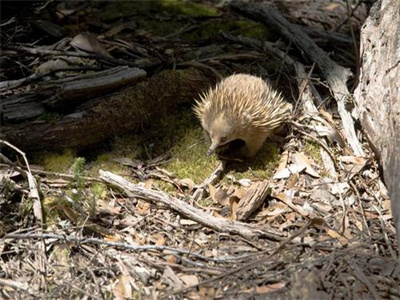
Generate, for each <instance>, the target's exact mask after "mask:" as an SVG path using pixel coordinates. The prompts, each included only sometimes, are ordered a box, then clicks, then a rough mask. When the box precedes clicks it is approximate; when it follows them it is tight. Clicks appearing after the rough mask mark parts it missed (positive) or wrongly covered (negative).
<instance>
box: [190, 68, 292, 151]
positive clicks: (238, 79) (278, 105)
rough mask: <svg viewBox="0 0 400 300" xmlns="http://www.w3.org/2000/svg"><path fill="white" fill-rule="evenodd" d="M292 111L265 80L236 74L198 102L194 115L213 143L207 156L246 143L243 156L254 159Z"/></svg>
mask: <svg viewBox="0 0 400 300" xmlns="http://www.w3.org/2000/svg"><path fill="white" fill-rule="evenodd" d="M290 108H291V105H290V104H289V103H287V102H285V101H284V100H283V97H282V96H281V94H280V93H278V92H277V91H275V90H274V89H273V88H272V87H271V86H270V85H269V84H268V83H267V82H265V81H264V80H263V79H261V78H259V77H256V76H252V75H247V74H235V75H231V76H229V77H227V78H225V79H223V80H222V81H221V82H220V83H219V84H217V85H216V87H215V88H211V89H210V90H208V91H207V92H205V93H204V94H203V95H202V96H201V99H200V100H199V101H196V105H195V107H194V112H195V114H196V115H197V117H198V118H199V119H200V121H201V125H202V126H203V129H204V130H205V132H206V133H207V134H208V136H209V137H210V140H211V146H210V148H209V149H208V151H207V155H211V154H212V153H213V152H214V151H215V150H216V149H217V148H218V147H220V146H222V145H225V144H227V143H229V142H231V141H234V140H237V139H239V140H242V141H244V142H245V145H244V146H243V148H241V150H240V151H241V153H242V154H243V155H245V156H253V155H254V154H256V152H257V151H258V150H259V149H260V148H261V146H262V145H263V143H264V141H265V139H266V138H267V137H268V135H269V134H271V133H272V132H273V131H274V129H276V128H278V127H279V126H280V125H281V124H282V123H283V122H284V121H286V120H287V119H288V117H289V115H290Z"/></svg>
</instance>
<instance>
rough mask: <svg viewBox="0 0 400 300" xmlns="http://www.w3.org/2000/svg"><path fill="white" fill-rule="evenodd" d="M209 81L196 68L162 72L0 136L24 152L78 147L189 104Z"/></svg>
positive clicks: (6, 128) (6, 130)
mask: <svg viewBox="0 0 400 300" xmlns="http://www.w3.org/2000/svg"><path fill="white" fill-rule="evenodd" d="M213 81H214V80H213V77H212V76H210V74H205V73H203V72H200V71H198V70H196V69H187V70H175V71H173V70H170V71H164V72H161V73H159V74H157V75H155V76H152V77H151V78H148V79H146V80H144V81H143V82H140V83H139V84H136V85H134V86H130V87H127V88H125V89H123V90H121V91H120V92H118V93H114V94H112V95H108V96H105V97H101V98H96V99H93V100H91V101H89V102H87V103H85V105H84V106H82V107H81V109H82V110H81V111H76V112H75V113H73V114H70V115H67V116H65V117H63V118H62V119H61V120H53V121H50V122H44V121H41V122H30V123H29V124H16V125H14V126H2V131H1V133H0V138H2V139H4V140H8V141H9V142H11V143H13V144H14V145H16V146H18V147H20V148H21V149H23V150H24V151H27V150H28V149H29V150H43V149H46V150H57V149H63V148H68V147H70V148H75V149H82V148H84V147H87V146H90V145H93V144H95V143H97V142H100V141H103V140H105V139H107V138H109V137H111V136H115V135H118V134H123V133H126V132H128V131H130V130H135V129H138V128H139V127H140V126H141V124H143V123H145V122H148V121H149V120H150V119H151V118H154V117H156V116H161V115H163V114H165V113H166V112H168V111H170V110H171V109H172V108H173V107H175V106H177V105H178V104H181V103H184V102H189V101H191V100H193V99H194V98H195V97H196V96H197V95H198V93H199V92H201V91H202V90H203V89H206V88H207V87H208V86H209V85H210V84H212V83H213ZM83 109H84V110H83Z"/></svg>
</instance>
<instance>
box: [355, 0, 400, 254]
mask: <svg viewBox="0 0 400 300" xmlns="http://www.w3.org/2000/svg"><path fill="white" fill-rule="evenodd" d="M399 12H400V1H399V0H395V1H389V0H381V1H378V2H376V3H375V4H374V6H373V7H372V8H371V11H370V16H369V17H368V19H367V20H366V22H365V24H364V26H363V27H362V30H361V51H360V54H361V55H360V56H361V58H362V62H361V73H360V79H359V84H358V86H357V88H356V90H355V92H354V97H355V102H356V104H358V113H359V118H360V122H361V124H362V126H363V129H364V132H365V133H366V135H367V137H368V139H369V140H370V142H371V144H372V147H373V149H375V151H376V154H377V156H378V157H379V158H380V162H381V165H382V167H383V171H384V172H383V175H384V179H385V182H386V184H387V187H388V190H389V195H390V199H391V203H392V213H393V216H394V220H395V225H396V229H397V243H398V247H399V249H400V184H399V180H400V156H399V153H400V122H399V118H400V66H399V64H400V51H399V49H400V34H399V32H400V13H399Z"/></svg>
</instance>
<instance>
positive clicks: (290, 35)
mask: <svg viewBox="0 0 400 300" xmlns="http://www.w3.org/2000/svg"><path fill="white" fill-rule="evenodd" d="M230 7H232V8H233V9H234V10H236V11H238V12H239V13H241V14H243V15H245V16H247V17H249V18H251V19H254V20H257V21H259V22H262V23H264V24H266V25H268V26H271V27H274V28H276V29H277V30H278V31H279V32H280V33H281V34H282V35H283V36H284V37H285V38H286V39H288V40H289V41H291V42H293V43H294V44H295V45H296V46H297V47H298V48H299V49H300V50H301V51H303V52H304V53H305V54H306V55H307V56H308V57H309V58H310V59H311V60H312V61H315V62H316V64H317V65H318V67H319V69H320V70H321V72H322V73H323V75H324V76H325V78H326V80H327V82H328V84H329V86H330V88H331V89H332V92H333V95H334V97H335V100H336V102H337V106H338V112H339V114H340V117H341V120H342V124H343V129H344V130H345V132H346V136H347V141H348V143H349V144H350V146H351V148H352V150H353V152H354V154H355V155H357V156H364V151H363V149H362V147H361V144H360V142H359V141H358V138H357V135H356V131H355V128H354V121H353V118H352V116H351V114H350V112H349V111H347V110H346V107H345V102H346V100H347V99H349V97H350V93H349V90H348V89H347V86H346V82H347V79H348V78H349V77H350V76H351V72H350V71H349V70H348V69H346V68H343V67H342V66H340V65H338V64H337V63H335V62H334V61H332V60H331V59H330V58H329V56H328V55H327V54H326V53H325V52H324V51H323V50H322V49H321V48H319V47H318V46H317V45H316V44H315V42H314V41H313V40H312V39H311V38H310V37H309V36H308V35H307V34H305V33H304V32H303V31H301V30H300V29H299V27H297V26H294V25H293V24H291V23H290V22H289V21H287V20H286V19H285V18H284V17H283V16H282V15H281V14H280V13H279V11H277V10H276V9H275V8H273V7H272V6H270V5H268V4H266V3H244V2H233V3H232V4H231V5H230Z"/></svg>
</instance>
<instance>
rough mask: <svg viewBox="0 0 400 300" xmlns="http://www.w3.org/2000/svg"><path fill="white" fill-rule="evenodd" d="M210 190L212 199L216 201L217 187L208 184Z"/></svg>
mask: <svg viewBox="0 0 400 300" xmlns="http://www.w3.org/2000/svg"><path fill="white" fill-rule="evenodd" d="M208 190H209V192H210V197H211V199H213V200H214V201H215V194H216V193H217V189H216V188H215V186H213V185H212V184H208ZM215 202H216V201H215Z"/></svg>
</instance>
